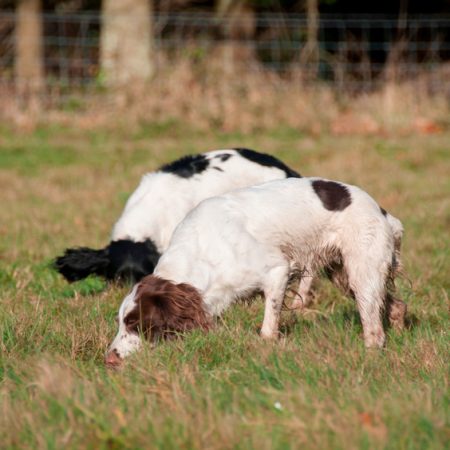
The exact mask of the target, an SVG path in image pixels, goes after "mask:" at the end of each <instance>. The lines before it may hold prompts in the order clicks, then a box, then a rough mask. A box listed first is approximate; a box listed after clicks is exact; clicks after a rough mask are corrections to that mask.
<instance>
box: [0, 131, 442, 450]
mask: <svg viewBox="0 0 450 450" xmlns="http://www.w3.org/2000/svg"><path fill="white" fill-rule="evenodd" d="M227 146H241V147H243V146H246V147H250V148H255V149H258V150H261V151H265V152H270V153H273V154H275V155H276V156H278V157H280V158H282V159H283V160H285V161H286V162H287V163H288V164H290V165H291V166H292V167H294V168H295V169H298V170H299V171H300V172H301V173H302V174H304V175H320V176H324V177H328V178H332V179H338V180H342V181H345V182H348V183H354V184H358V185H359V186H361V187H363V188H364V189H365V190H367V191H368V192H369V193H371V194H372V195H373V196H374V197H375V198H376V199H377V200H378V201H379V203H380V204H381V205H382V206H383V207H384V208H386V209H387V210H389V211H391V212H392V213H393V214H394V215H396V216H397V217H399V218H400V219H401V220H402V221H403V224H404V226H405V239H404V247H403V261H404V264H405V268H406V272H407V279H405V280H402V281H400V283H399V291H400V293H401V296H402V297H403V299H404V300H406V301H407V303H408V305H409V322H410V327H409V329H408V330H407V331H405V332H404V333H402V334H396V333H395V332H393V331H389V333H388V342H387V347H386V349H385V350H383V351H382V352H366V351H365V350H364V347H363V341H362V337H361V333H362V329H361V324H360V321H359V317H358V315H357V313H356V308H355V306H354V304H353V303H352V302H351V301H350V300H349V299H346V298H344V297H342V296H341V295H340V294H339V292H337V291H336V290H335V289H334V288H333V287H332V286H330V284H329V283H328V282H326V281H321V282H320V283H319V284H318V286H317V294H316V299H315V302H314V304H313V305H312V307H311V309H310V310H308V311H307V312H306V313H304V314H302V315H300V314H298V313H293V312H285V313H284V315H283V337H282V338H281V339H280V340H279V341H278V342H275V343H267V342H263V341H262V340H261V339H260V338H259V337H258V334H257V330H258V327H259V326H260V324H261V322H262V314H263V305H262V302H261V300H260V299H256V300H255V302H253V303H252V304H251V305H236V306H235V307H233V308H232V309H231V310H229V311H228V312H227V313H226V314H225V315H224V317H223V318H222V320H221V321H220V322H219V324H218V326H217V328H216V329H215V330H214V332H211V333H209V334H208V335H202V334H201V333H193V334H191V335H189V336H187V337H186V338H185V339H184V340H177V341H173V342H168V343H164V344H162V345H160V346H159V347H158V348H156V349H154V350H150V349H149V348H145V349H144V351H143V352H141V353H140V354H138V355H136V356H134V357H132V358H130V360H129V362H128V363H127V364H126V365H125V367H124V368H123V370H121V371H117V372H111V371H108V370H106V369H105V368H104V366H103V355H104V352H105V349H106V346H107V345H108V342H109V341H110V340H111V338H112V337H113V336H114V334H115V332H116V328H115V322H114V317H115V315H116V312H117V309H118V306H119V304H120V302H121V300H122V298H123V296H124V294H125V293H126V291H127V288H124V287H119V286H106V285H105V283H104V282H102V281H101V280H99V279H96V278H92V279H88V280H86V281H83V282H78V283H75V284H72V285H68V284H67V283H65V282H64V281H63V280H62V279H61V278H60V277H59V276H57V274H56V273H55V272H54V271H52V269H51V268H50V262H51V260H52V258H53V257H55V256H56V255H58V254H59V253H61V252H62V250H63V249H64V248H65V247H67V246H76V245H87V246H92V247H96V246H98V247H100V246H103V245H104V244H105V243H106V242H107V240H108V236H109V233H110V230H111V227H112V225H113V223H114V221H115V219H116V218H117V217H118V215H119V213H120V211H121V209H122V207H123V205H124V202H125V200H126V198H127V196H128V195H129V193H130V192H132V190H133V189H134V188H135V186H136V185H137V182H138V179H139V177H140V175H141V174H142V173H143V172H144V171H147V170H152V169H155V168H157V167H158V165H160V164H162V163H163V162H167V161H170V160H171V159H173V158H175V157H178V156H181V155H183V154H185V153H192V152H199V151H204V150H208V149H212V148H220V147H227ZM449 174H450V133H449V132H443V133H440V134H435V135H429V136H424V135H404V136H371V137H370V136H369V137H362V136H359V137H358V136H356V137H346V136H341V137H335V136H326V135H325V136H320V137H314V136H308V135H302V134H300V133H298V132H296V131H295V130H292V129H276V130H272V131H265V132H260V133H257V134H251V135H245V134H223V133H220V132H214V131H211V132H209V133H206V132H194V131H190V130H188V129H186V128H185V127H183V126H180V125H175V124H170V123H169V124H166V125H161V126H144V125H143V126H141V127H139V128H138V129H135V130H132V131H128V130H127V129H126V127H123V128H119V129H115V130H113V131H111V130H106V129H105V130H97V131H89V130H86V131H80V130H78V129H75V128H61V127H50V126H47V127H44V128H38V129H37V130H35V131H34V132H32V133H30V134H23V133H20V132H14V131H12V130H11V129H8V128H2V129H0V192H1V194H0V198H1V208H0V285H1V291H0V327H1V335H2V340H1V362H0V379H1V387H0V408H1V412H0V448H5V449H6V448H39V449H44V448H45V449H61V448H70V449H72V448H73V449H101V448H105V449H115V448H130V449H136V448H164V449H176V448H183V449H194V448H195V449H200V448H201V449H219V448H220V449H249V448H254V449H290V448H301V449H346V450H351V449H372V448H380V449H381V448H383V449H384V448H385V449H395V450H397V449H421V450H424V449H440V448H442V449H444V448H448V442H449V440H450V431H449V391H448V387H449V386H448V384H449V383H448V375H449V360H450V352H449V336H448V330H449V329H450V320H449V298H448V296H449V289H450V256H449V253H450V236H449V229H450V181H449V180H450V178H449ZM408 279H409V280H408Z"/></svg>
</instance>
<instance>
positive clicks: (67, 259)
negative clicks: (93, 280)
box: [53, 247, 110, 282]
mask: <svg viewBox="0 0 450 450" xmlns="http://www.w3.org/2000/svg"><path fill="white" fill-rule="evenodd" d="M108 253H109V252H108V247H106V248H103V249H101V250H94V249H92V248H88V247H79V248H68V249H67V250H66V251H65V252H64V255H62V256H59V257H58V258H56V259H55V261H54V263H53V266H54V267H55V269H56V270H57V271H58V272H59V273H60V274H61V275H62V276H63V277H64V278H65V279H66V280H67V281H70V282H72V281H78V280H82V279H83V278H86V277H88V276H89V275H91V274H95V275H100V276H103V277H106V276H107V272H108V266H109V262H110V261H109V255H108Z"/></svg>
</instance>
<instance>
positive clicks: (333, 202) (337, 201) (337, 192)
mask: <svg viewBox="0 0 450 450" xmlns="http://www.w3.org/2000/svg"><path fill="white" fill-rule="evenodd" d="M312 187H313V189H314V191H315V193H316V194H317V196H318V197H319V198H320V200H321V201H322V205H323V206H324V208H326V209H328V210H329V211H343V210H344V209H345V208H347V206H349V205H350V204H351V202H352V199H351V197H350V192H348V189H347V188H346V187H345V186H343V185H342V184H339V183H336V182H335V181H325V180H314V181H313V182H312Z"/></svg>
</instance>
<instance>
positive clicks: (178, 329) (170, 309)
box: [137, 276, 211, 337]
mask: <svg viewBox="0 0 450 450" xmlns="http://www.w3.org/2000/svg"><path fill="white" fill-rule="evenodd" d="M137 308H139V317H140V324H141V329H142V331H143V332H144V334H145V335H146V337H149V336H150V335H151V336H153V337H155V336H156V337H159V336H163V337H171V336H174V335H176V334H178V333H184V332H186V331H190V330H193V329H195V328H201V329H203V330H208V329H209V328H210V327H211V318H210V316H209V315H208V314H207V313H206V311H205V310H204V309H203V300H202V298H201V295H200V293H199V292H198V291H197V289H195V288H194V287H193V286H190V285H189V284H185V283H181V284H175V283H172V282H170V281H167V280H162V279H160V278H157V277H155V276H151V278H150V277H148V278H147V279H144V281H143V282H142V286H141V288H140V289H139V293H138V301H137Z"/></svg>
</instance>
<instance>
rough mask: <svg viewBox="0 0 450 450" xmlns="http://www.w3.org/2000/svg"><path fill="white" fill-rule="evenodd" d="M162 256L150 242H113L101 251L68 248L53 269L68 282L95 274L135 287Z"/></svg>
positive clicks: (56, 261)
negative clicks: (128, 283) (123, 281)
mask: <svg viewBox="0 0 450 450" xmlns="http://www.w3.org/2000/svg"><path fill="white" fill-rule="evenodd" d="M159 257H160V254H159V252H158V250H157V249H156V246H155V245H154V244H153V242H152V241H151V240H150V239H147V240H146V241H144V242H133V241H130V240H126V239H123V240H120V241H112V242H110V243H109V245H108V246H107V247H105V248H104V249H102V250H93V249H90V248H87V247H80V248H69V249H67V250H66V251H65V253H64V255H63V256H59V257H58V258H56V260H55V262H54V267H55V268H56V270H57V271H58V272H59V273H60V274H61V275H63V276H64V278H66V280H67V281H70V282H72V281H77V280H82V279H83V278H86V277H87V276H89V275H91V274H94V275H99V276H101V277H104V278H106V279H108V280H114V279H117V280H125V281H131V282H133V283H135V282H137V281H139V280H140V279H141V278H143V277H145V275H148V274H151V273H153V270H154V269H155V266H156V264H157V262H158V259H159Z"/></svg>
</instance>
